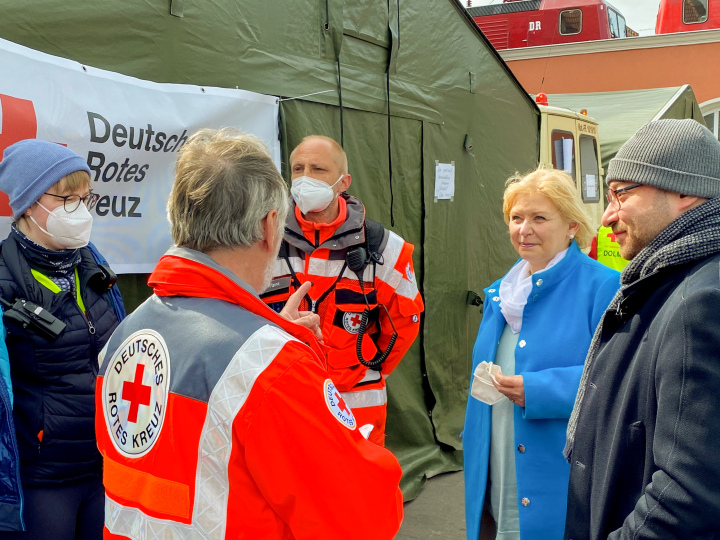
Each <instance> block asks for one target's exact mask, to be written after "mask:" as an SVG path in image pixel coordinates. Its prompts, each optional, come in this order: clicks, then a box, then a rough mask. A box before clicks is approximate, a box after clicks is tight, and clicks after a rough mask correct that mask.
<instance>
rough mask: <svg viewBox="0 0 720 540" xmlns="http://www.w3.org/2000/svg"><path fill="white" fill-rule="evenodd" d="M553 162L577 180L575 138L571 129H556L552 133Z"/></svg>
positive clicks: (557, 167) (555, 166)
mask: <svg viewBox="0 0 720 540" xmlns="http://www.w3.org/2000/svg"><path fill="white" fill-rule="evenodd" d="M550 144H551V148H552V164H553V167H554V168H555V169H560V170H561V171H565V172H566V173H568V174H569V175H570V176H572V178H573V180H575V139H574V138H573V134H572V133H570V132H569V131H560V130H559V129H554V130H553V131H552V134H551V135H550Z"/></svg>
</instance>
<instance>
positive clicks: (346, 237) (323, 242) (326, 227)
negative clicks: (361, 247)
mask: <svg viewBox="0 0 720 540" xmlns="http://www.w3.org/2000/svg"><path fill="white" fill-rule="evenodd" d="M339 200H340V205H341V212H340V215H339V216H338V218H337V219H335V220H333V222H332V223H317V224H316V223H312V222H309V221H307V220H305V219H304V218H303V217H302V214H301V213H300V212H299V211H298V210H297V206H296V205H293V210H292V212H290V214H288V217H287V221H286V223H285V240H286V241H287V242H288V243H289V244H291V245H293V246H295V247H296V248H298V249H299V250H301V251H304V252H305V253H313V252H314V251H315V250H316V249H319V248H324V249H330V250H340V249H346V248H348V247H349V246H353V245H357V244H362V243H363V242H364V241H365V229H364V227H363V224H364V223H365V207H364V206H363V204H362V203H361V202H360V201H359V200H358V199H356V198H355V197H352V196H350V195H348V194H346V193H341V194H340V197H339ZM343 205H344V208H342V206H343ZM343 214H344V215H343ZM341 218H342V219H341ZM304 224H306V225H304ZM316 225H317V226H318V228H317V229H316V228H315V226H316ZM315 230H320V231H321V233H320V243H319V244H317V245H316V244H315Z"/></svg>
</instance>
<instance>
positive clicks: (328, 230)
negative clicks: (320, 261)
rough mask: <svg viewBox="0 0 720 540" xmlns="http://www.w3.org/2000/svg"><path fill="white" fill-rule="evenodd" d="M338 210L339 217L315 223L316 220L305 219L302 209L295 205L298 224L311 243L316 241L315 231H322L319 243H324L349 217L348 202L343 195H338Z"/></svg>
mask: <svg viewBox="0 0 720 540" xmlns="http://www.w3.org/2000/svg"><path fill="white" fill-rule="evenodd" d="M338 210H339V212H338V217H336V218H335V219H334V220H333V221H331V222H330V223H315V222H314V221H308V220H307V219H305V217H304V216H303V215H302V212H301V211H300V208H298V206H297V205H295V219H297V222H298V225H300V229H301V230H302V232H303V234H304V235H305V238H307V239H308V240H309V241H310V242H311V243H315V231H318V232H319V233H320V235H319V236H320V242H319V243H320V244H322V243H323V242H324V241H325V240H327V239H328V238H330V237H331V236H332V235H333V234H334V233H335V231H336V230H337V229H338V228H339V227H340V225H342V224H343V223H345V220H346V219H347V203H346V202H345V199H343V198H342V197H338Z"/></svg>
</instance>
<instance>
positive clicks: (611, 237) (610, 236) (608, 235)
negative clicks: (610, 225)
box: [607, 232, 617, 242]
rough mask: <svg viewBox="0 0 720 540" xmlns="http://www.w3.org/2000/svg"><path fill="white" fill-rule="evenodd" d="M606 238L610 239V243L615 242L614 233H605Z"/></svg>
mask: <svg viewBox="0 0 720 540" xmlns="http://www.w3.org/2000/svg"><path fill="white" fill-rule="evenodd" d="M607 237H608V238H609V239H610V241H611V242H617V240H615V233H611V232H609V233H607Z"/></svg>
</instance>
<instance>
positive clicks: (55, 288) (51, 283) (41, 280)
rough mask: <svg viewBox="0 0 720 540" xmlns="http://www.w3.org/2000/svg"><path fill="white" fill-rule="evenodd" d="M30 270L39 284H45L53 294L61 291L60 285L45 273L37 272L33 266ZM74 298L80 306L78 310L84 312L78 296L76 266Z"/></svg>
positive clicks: (78, 287) (78, 285)
mask: <svg viewBox="0 0 720 540" xmlns="http://www.w3.org/2000/svg"><path fill="white" fill-rule="evenodd" d="M30 272H32V275H33V277H34V278H35V279H36V280H38V282H39V283H40V284H41V285H45V287H47V288H48V289H50V290H51V291H52V292H54V293H55V294H57V293H59V292H60V291H61V289H60V287H58V286H57V285H56V284H55V282H54V281H53V280H51V279H50V278H49V277H47V276H46V275H45V274H42V273H40V272H38V271H37V270H35V269H34V268H31V269H30ZM75 299H76V300H77V303H78V306H80V310H81V311H82V312H83V313H86V311H85V304H84V303H83V301H82V297H81V296H80V277H79V276H78V271H77V268H75Z"/></svg>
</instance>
